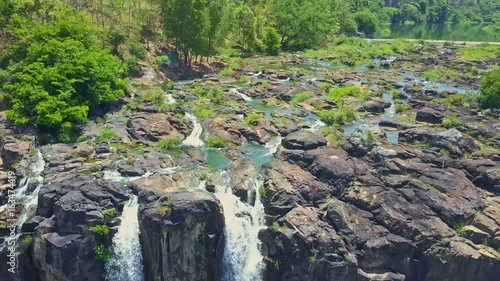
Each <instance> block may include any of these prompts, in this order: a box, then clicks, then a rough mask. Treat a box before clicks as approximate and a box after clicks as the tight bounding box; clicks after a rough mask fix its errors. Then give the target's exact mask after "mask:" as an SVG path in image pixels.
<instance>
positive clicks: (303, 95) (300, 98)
mask: <svg viewBox="0 0 500 281" xmlns="http://www.w3.org/2000/svg"><path fill="white" fill-rule="evenodd" d="M310 98H312V93H311V92H300V93H298V94H296V95H295V96H294V97H293V99H292V101H291V102H290V104H291V105H293V106H296V105H297V104H299V103H303V102H305V101H307V100H309V99H310Z"/></svg>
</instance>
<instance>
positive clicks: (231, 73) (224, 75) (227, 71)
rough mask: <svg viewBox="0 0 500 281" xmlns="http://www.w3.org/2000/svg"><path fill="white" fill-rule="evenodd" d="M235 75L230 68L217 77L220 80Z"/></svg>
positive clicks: (223, 70)
mask: <svg viewBox="0 0 500 281" xmlns="http://www.w3.org/2000/svg"><path fill="white" fill-rule="evenodd" d="M233 75H234V70H233V69H232V68H230V67H227V68H224V69H222V70H221V71H219V73H218V74H217V77H219V78H224V77H229V76H233Z"/></svg>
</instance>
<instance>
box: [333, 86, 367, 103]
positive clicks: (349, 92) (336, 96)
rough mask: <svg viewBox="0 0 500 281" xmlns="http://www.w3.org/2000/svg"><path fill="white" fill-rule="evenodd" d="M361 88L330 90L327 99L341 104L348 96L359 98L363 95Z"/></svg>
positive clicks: (346, 87) (350, 87)
mask: <svg viewBox="0 0 500 281" xmlns="http://www.w3.org/2000/svg"><path fill="white" fill-rule="evenodd" d="M361 92H362V90H361V88H359V87H357V86H345V87H340V88H333V89H331V90H330V92H329V93H328V95H327V96H326V98H327V99H328V100H330V101H334V102H336V103H337V104H341V103H342V100H343V99H344V97H346V96H351V97H357V96H359V95H360V94H361Z"/></svg>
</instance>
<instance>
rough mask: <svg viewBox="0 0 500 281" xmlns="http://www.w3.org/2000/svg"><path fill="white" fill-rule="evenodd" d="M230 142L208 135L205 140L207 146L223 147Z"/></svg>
mask: <svg viewBox="0 0 500 281" xmlns="http://www.w3.org/2000/svg"><path fill="white" fill-rule="evenodd" d="M230 145H231V142H229V141H226V140H223V139H221V138H219V137H209V138H208V140H207V146H208V147H213V148H224V147H226V146H230Z"/></svg>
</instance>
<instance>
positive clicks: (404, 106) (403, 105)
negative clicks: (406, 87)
mask: <svg viewBox="0 0 500 281" xmlns="http://www.w3.org/2000/svg"><path fill="white" fill-rule="evenodd" d="M410 109H411V105H409V104H407V103H398V104H396V107H395V108H394V111H395V112H396V113H402V112H403V111H407V110H410Z"/></svg>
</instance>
